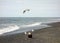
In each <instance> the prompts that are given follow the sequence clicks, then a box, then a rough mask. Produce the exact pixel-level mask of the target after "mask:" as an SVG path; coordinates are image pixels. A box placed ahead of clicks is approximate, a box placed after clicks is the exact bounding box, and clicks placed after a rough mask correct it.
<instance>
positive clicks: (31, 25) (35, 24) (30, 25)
mask: <svg viewBox="0 0 60 43" xmlns="http://www.w3.org/2000/svg"><path fill="white" fill-rule="evenodd" d="M41 24H42V22H37V23H32V24H28V25H23V26H22V27H33V26H38V25H41Z"/></svg>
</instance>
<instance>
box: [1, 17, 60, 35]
mask: <svg viewBox="0 0 60 43" xmlns="http://www.w3.org/2000/svg"><path fill="white" fill-rule="evenodd" d="M53 22H60V18H59V17H0V35H12V34H17V33H22V32H27V31H31V30H37V29H42V28H45V27H49V26H48V25H47V24H48V23H53Z"/></svg>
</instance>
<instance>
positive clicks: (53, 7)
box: [0, 0, 60, 17]
mask: <svg viewBox="0 0 60 43" xmlns="http://www.w3.org/2000/svg"><path fill="white" fill-rule="evenodd" d="M27 8H29V9H30V11H29V12H27V13H25V14H23V13H22V12H23V10H24V9H27ZM0 17H60V0H0Z"/></svg>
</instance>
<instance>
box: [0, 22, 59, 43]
mask: <svg viewBox="0 0 60 43" xmlns="http://www.w3.org/2000/svg"><path fill="white" fill-rule="evenodd" d="M48 25H51V26H52V27H47V28H43V29H40V30H35V31H34V32H33V33H32V35H33V38H32V39H29V38H28V37H27V35H25V34H24V33H20V34H15V35H10V36H0V43H60V22H58V23H52V24H48Z"/></svg>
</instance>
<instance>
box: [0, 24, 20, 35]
mask: <svg viewBox="0 0 60 43" xmlns="http://www.w3.org/2000/svg"><path fill="white" fill-rule="evenodd" d="M19 28H20V27H18V26H17V25H11V26H8V27H6V28H2V29H0V35H2V34H4V33H7V32H11V31H15V30H18V29H19Z"/></svg>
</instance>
